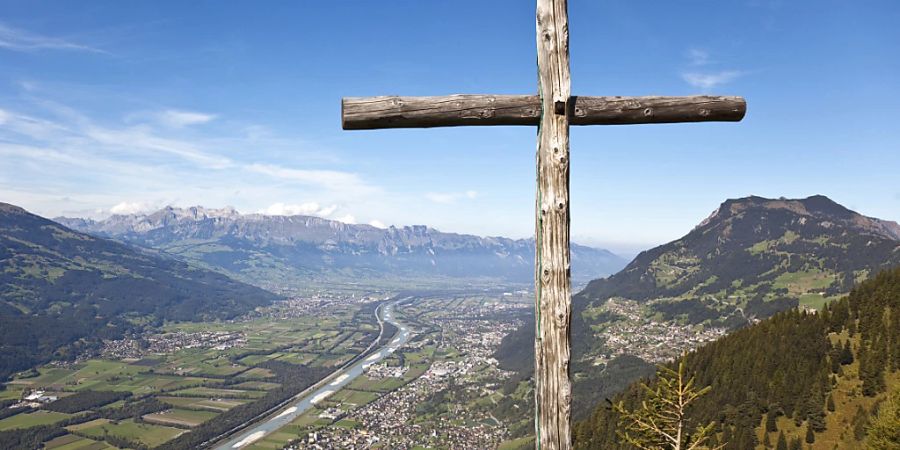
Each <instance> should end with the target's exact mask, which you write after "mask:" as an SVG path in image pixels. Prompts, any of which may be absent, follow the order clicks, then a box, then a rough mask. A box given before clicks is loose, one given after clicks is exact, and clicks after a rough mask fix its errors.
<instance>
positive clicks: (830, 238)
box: [497, 196, 900, 420]
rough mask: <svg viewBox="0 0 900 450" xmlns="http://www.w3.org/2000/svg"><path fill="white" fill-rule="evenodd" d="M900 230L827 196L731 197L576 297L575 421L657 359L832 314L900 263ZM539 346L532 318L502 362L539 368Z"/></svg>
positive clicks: (506, 345) (506, 347)
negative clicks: (789, 313)
mask: <svg viewBox="0 0 900 450" xmlns="http://www.w3.org/2000/svg"><path fill="white" fill-rule="evenodd" d="M898 230H900V226H898V225H897V224H896V223H894V222H888V221H883V220H879V219H874V218H870V217H866V216H863V215H861V214H859V213H856V212H854V211H851V210H849V209H847V208H844V207H843V206H841V205H839V204H837V203H835V202H833V201H831V200H830V199H828V198H827V197H824V196H813V197H809V198H805V199H797V200H787V199H765V198H762V197H746V198H741V199H735V200H727V201H725V202H724V203H722V204H721V205H720V206H719V208H718V209H716V211H715V212H714V213H713V214H712V215H710V216H709V217H708V218H707V219H706V220H704V221H703V222H701V223H700V224H699V225H698V226H697V227H695V228H694V229H693V230H692V231H690V232H689V233H688V234H686V235H685V236H684V237H682V238H681V239H678V240H676V241H673V242H670V243H668V244H665V245H661V246H659V247H656V248H653V249H651V250H647V251H645V252H642V253H641V254H640V255H638V256H637V257H636V258H635V259H634V260H633V261H632V262H631V263H630V264H628V266H627V267H626V268H625V269H623V270H622V271H621V272H618V273H616V274H615V275H613V276H610V277H608V278H603V279H598V280H594V281H592V282H591V283H590V284H589V285H588V286H587V287H586V288H585V289H584V290H583V291H582V292H580V293H578V294H576V295H575V296H573V298H572V311H573V312H572V358H573V363H572V371H573V376H574V380H575V384H574V396H573V397H574V400H573V405H572V407H573V415H574V417H575V418H576V420H577V419H583V418H585V417H586V416H587V415H588V414H589V413H590V409H591V408H592V405H595V404H596V403H598V402H600V401H602V400H603V399H604V398H606V397H609V396H611V395H613V394H615V393H616V392H619V391H620V390H621V389H622V388H623V387H624V386H626V385H627V384H628V383H630V382H631V381H633V380H635V379H637V378H639V377H641V376H644V375H647V374H649V373H652V371H653V367H654V364H656V363H660V362H664V361H667V360H669V359H672V358H675V357H677V356H678V355H680V354H681V352H682V351H684V350H690V349H693V348H695V347H697V346H699V345H702V344H703V343H706V342H710V341H713V340H715V339H718V338H720V337H721V336H723V335H725V334H726V333H727V332H728V331H731V330H735V329H739V328H741V327H745V326H747V325H749V324H752V323H754V322H756V321H758V320H760V319H764V318H767V317H770V316H772V315H773V314H775V313H777V312H779V311H785V310H790V309H795V308H797V307H798V306H801V307H802V308H804V309H821V308H822V307H823V305H824V304H825V303H826V302H827V301H831V300H835V299H838V298H840V297H841V296H842V295H845V294H847V293H848V292H849V291H850V289H851V288H852V286H854V285H855V284H856V283H857V282H859V281H862V280H864V279H866V278H867V277H868V276H869V275H870V274H872V273H877V272H878V271H879V270H883V269H885V268H888V267H894V266H898V265H900V231H898ZM533 342H534V323H533V322H527V323H525V325H523V326H522V327H520V328H519V329H518V330H516V331H515V332H513V333H511V334H510V335H509V336H507V337H506V338H505V339H504V341H503V344H502V345H501V348H500V350H499V351H498V352H497V359H498V360H500V362H501V364H502V365H503V366H504V368H506V369H508V370H516V371H520V372H526V373H528V372H530V371H531V370H532V369H531V363H529V362H528V361H532V360H533V354H534V345H533Z"/></svg>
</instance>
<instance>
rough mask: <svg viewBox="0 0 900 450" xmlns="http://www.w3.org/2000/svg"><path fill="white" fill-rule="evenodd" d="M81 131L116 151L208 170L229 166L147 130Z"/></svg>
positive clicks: (224, 160)
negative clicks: (165, 156)
mask: <svg viewBox="0 0 900 450" xmlns="http://www.w3.org/2000/svg"><path fill="white" fill-rule="evenodd" d="M84 131H85V135H86V136H87V137H89V138H91V139H93V140H95V141H97V142H99V143H101V144H104V145H108V146H112V147H115V148H117V149H119V150H124V151H130V152H134V151H144V152H150V153H151V154H152V153H168V154H170V155H174V156H177V157H180V158H182V159H184V160H186V161H190V162H193V163H196V164H198V165H200V166H202V167H205V168H209V169H224V168H227V167H230V166H231V165H232V161H231V160H230V159H229V158H227V157H224V156H221V155H216V154H213V153H209V152H206V151H204V150H201V149H200V148H198V147H197V145H195V144H192V143H190V142H186V141H183V140H178V139H174V138H168V137H163V136H160V135H158V134H157V133H155V132H154V131H153V130H152V129H150V128H149V127H147V126H136V127H128V128H121V129H112V128H106V127H100V126H91V127H88V128H86V129H85V130H84Z"/></svg>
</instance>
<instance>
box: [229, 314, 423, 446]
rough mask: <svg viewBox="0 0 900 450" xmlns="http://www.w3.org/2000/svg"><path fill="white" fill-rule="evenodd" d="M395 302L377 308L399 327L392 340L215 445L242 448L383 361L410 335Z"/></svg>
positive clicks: (380, 318) (380, 316)
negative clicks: (396, 315)
mask: <svg viewBox="0 0 900 450" xmlns="http://www.w3.org/2000/svg"><path fill="white" fill-rule="evenodd" d="M396 304H397V301H395V302H391V303H387V304H385V305H384V306H383V307H380V308H378V309H377V310H376V311H377V312H376V314H377V317H378V321H379V322H387V323H390V324H392V325H394V326H396V327H397V329H398V331H397V334H396V335H394V337H393V338H392V339H391V340H390V342H388V343H387V344H385V345H384V346H382V347H381V348H379V349H378V350H377V351H374V352H372V353H370V354H369V355H368V356H366V357H365V358H363V359H361V360H359V361H357V362H356V363H354V364H352V365H350V366H349V367H345V368H343V369H340V370H337V371H335V372H334V373H332V374H331V375H329V376H328V377H327V378H325V379H324V380H323V381H322V382H320V383H319V384H318V385H317V386H318V387H315V388H312V389H309V390H307V391H304V392H303V393H301V394H299V395H298V396H297V397H296V398H295V399H294V400H293V401H292V402H291V403H289V404H288V405H286V406H284V407H282V408H281V409H279V410H278V411H277V412H275V413H273V414H271V415H269V416H268V417H267V418H265V419H263V420H261V421H259V422H258V423H255V424H254V425H251V426H249V427H247V428H246V429H245V430H243V431H241V432H239V433H237V434H235V435H234V436H232V437H231V438H229V439H228V440H227V441H225V442H224V443H222V444H220V445H217V446H216V447H215V448H216V450H233V449H239V448H243V447H245V446H248V445H250V444H252V443H253V442H256V441H258V440H260V439H262V438H264V437H265V436H266V435H268V434H269V433H272V432H274V431H275V430H277V429H279V428H281V427H283V426H285V425H287V424H289V423H290V422H291V421H293V420H294V419H296V418H297V417H298V416H300V415H301V414H303V413H304V412H306V411H307V410H308V409H310V408H312V407H313V406H315V405H316V404H317V403H319V402H321V401H322V400H325V399H326V398H328V396H330V395H331V394H334V393H335V392H337V391H339V390H340V389H341V388H342V387H344V386H346V385H347V384H349V383H350V382H351V381H353V380H354V379H355V378H356V377H358V376H360V375H362V373H363V371H364V370H365V369H366V368H367V367H369V366H370V365H372V364H375V363H377V362H379V361H381V360H382V359H384V358H386V357H387V356H388V355H390V354H391V353H394V352H395V351H396V350H397V349H398V348H400V347H402V346H403V345H404V344H406V342H407V341H408V340H409V338H410V331H409V326H407V325H406V324H404V323H401V322H399V321H397V319H396V318H395V317H394V305H396Z"/></svg>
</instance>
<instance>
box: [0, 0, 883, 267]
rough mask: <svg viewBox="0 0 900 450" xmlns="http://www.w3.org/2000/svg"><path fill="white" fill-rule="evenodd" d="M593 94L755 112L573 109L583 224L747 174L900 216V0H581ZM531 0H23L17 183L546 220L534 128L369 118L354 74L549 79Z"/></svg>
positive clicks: (41, 209) (19, 187)
mask: <svg viewBox="0 0 900 450" xmlns="http://www.w3.org/2000/svg"><path fill="white" fill-rule="evenodd" d="M569 14H570V37H571V45H570V47H571V58H572V90H573V94H576V95H690V94H700V93H714V94H723V95H743V96H745V97H746V98H747V100H748V104H749V108H748V114H747V117H746V118H745V119H744V121H743V122H741V123H738V124H733V123H727V124H679V125H643V126H630V127H628V126H626V127H573V128H572V140H571V147H572V148H571V152H572V154H571V162H572V164H571V171H572V175H571V177H572V181H571V183H572V234H573V236H574V238H575V240H576V241H579V242H583V243H589V244H593V245H599V246H604V247H607V248H611V249H613V250H615V251H620V252H624V253H630V252H634V251H637V250H639V249H643V248H647V247H649V246H652V245H656V244H660V243H663V242H666V241H669V240H672V239H676V238H678V237H680V236H681V235H683V234H685V233H686V232H687V231H689V230H690V229H691V228H692V227H693V226H694V225H695V224H696V223H698V222H699V221H700V220H702V219H703V218H704V217H705V216H706V215H708V214H709V213H710V212H711V211H712V210H713V209H715V207H716V206H717V205H718V204H719V203H720V202H722V201H723V200H725V199H726V198H735V197H742V196H746V195H750V194H756V195H763V196H769V197H779V196H786V197H805V196H808V195H813V194H825V195H828V196H830V197H831V198H833V199H835V200H836V201H838V202H840V203H842V204H844V205H846V206H848V207H850V208H853V209H856V210H858V211H860V212H862V213H864V214H866V215H870V216H875V217H881V218H885V219H890V220H897V219H900V181H898V179H900V177H898V171H900V151H898V150H900V149H898V146H900V145H898V142H900V139H898V138H900V126H898V125H897V117H898V112H900V106H898V105H900V27H897V26H896V24H897V23H900V6H898V4H897V3H896V2H892V1H881V2H879V1H867V2H848V1H825V0H819V1H765V0H753V1H750V0H748V1H733V2H731V1H729V2H722V1H684V2H635V1H597V0H570V4H569ZM535 70H536V69H535V43H534V5H533V2H532V1H526V0H515V1H500V0H492V1H484V0H480V1H464V0H455V1H421V0H419V1H390V0H386V1H380V2H373V1H352V2H351V1H332V2H217V1H216V2H213V1H209V2H119V1H109V2H99V1H98V2H41V1H13V2H10V1H0V162H2V163H0V200H2V201H6V202H11V203H15V204H18V205H21V206H23V207H25V208H27V209H29V210H31V211H33V212H36V213H38V214H42V215H45V216H50V217H52V216H57V215H63V214H64V215H70V216H71V215H76V216H93V217H100V216H104V215H108V214H110V213H111V212H130V211H138V210H148V209H153V208H157V207H161V206H164V205H167V204H173V205H178V206H188V205H196V204H202V205H204V206H208V207H222V206H225V205H231V206H234V207H236V208H237V209H238V210H239V211H241V212H246V213H249V212H268V213H275V214H284V213H305V214H316V215H321V216H325V217H329V218H333V219H338V220H345V221H353V222H357V223H370V222H371V223H374V224H377V225H383V224H388V225H390V224H395V225H408V224H421V223H424V224H428V225H431V226H434V227H436V228H439V229H441V230H445V231H457V232H466V233H475V234H481V235H506V236H511V237H527V236H530V235H531V233H532V230H533V223H532V216H533V211H532V208H533V204H534V203H533V195H534V166H533V164H534V148H535V130H533V129H530V128H528V127H485V128H453V129H428V130H379V131H354V132H345V131H342V130H341V129H340V98H341V97H342V96H366V95H384V94H401V95H440V94H451V93H499V94H502V93H509V94H513V93H516V94H518V93H533V92H535V91H536V78H535Z"/></svg>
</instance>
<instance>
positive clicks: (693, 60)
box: [687, 48, 712, 66]
mask: <svg viewBox="0 0 900 450" xmlns="http://www.w3.org/2000/svg"><path fill="white" fill-rule="evenodd" d="M687 57H688V61H689V62H690V64H691V65H692V66H705V65H708V64H710V63H711V62H712V61H711V60H710V57H709V52H708V51H706V50H703V49H699V48H691V49H688V51H687Z"/></svg>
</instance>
